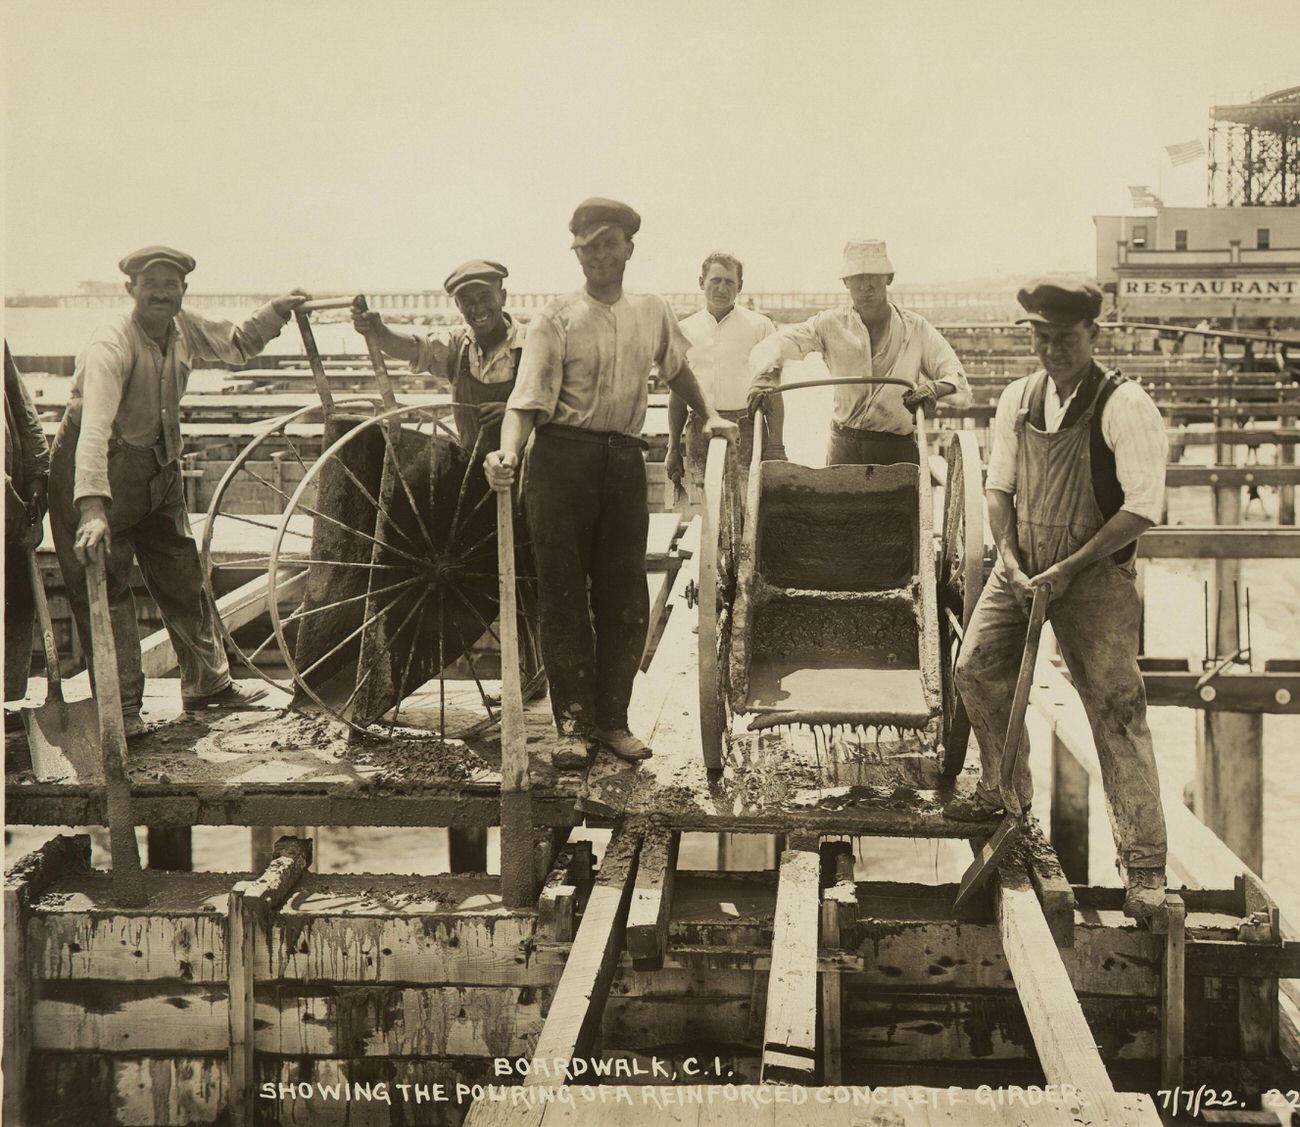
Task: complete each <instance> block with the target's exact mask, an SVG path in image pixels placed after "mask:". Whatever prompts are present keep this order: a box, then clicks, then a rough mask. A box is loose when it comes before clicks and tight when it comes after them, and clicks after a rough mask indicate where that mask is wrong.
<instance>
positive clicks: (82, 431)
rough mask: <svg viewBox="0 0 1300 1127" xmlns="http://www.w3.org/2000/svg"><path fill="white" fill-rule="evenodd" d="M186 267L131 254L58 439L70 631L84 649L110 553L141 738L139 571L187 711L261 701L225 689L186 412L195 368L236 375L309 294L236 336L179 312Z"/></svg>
mask: <svg viewBox="0 0 1300 1127" xmlns="http://www.w3.org/2000/svg"><path fill="white" fill-rule="evenodd" d="M194 265H195V263H194V259H193V258H192V257H190V256H189V255H188V254H185V253H183V252H181V251H178V250H173V249H172V248H171V247H164V246H149V247H144V248H143V249H141V250H138V251H136V252H135V253H134V254H128V255H127V256H126V257H125V258H123V259H122V260H121V261H120V262H119V263H118V268H119V269H120V270H121V271H122V273H123V274H125V275H126V276H127V278H128V281H127V283H126V291H127V293H128V294H130V295H131V299H132V302H133V308H132V310H131V312H130V313H126V314H123V315H122V316H120V317H118V318H117V319H116V320H115V321H113V322H111V323H110V324H107V325H104V326H103V327H102V328H99V329H97V330H96V331H95V332H94V334H93V335H92V336H91V338H90V343H89V344H87V345H86V347H85V348H84V349H82V351H81V353H80V354H79V355H78V356H77V362H76V367H75V370H74V372H73V380H72V393H71V395H70V396H69V399H68V408H67V411H66V412H65V414H64V416H63V422H62V423H61V424H60V426H59V432H58V434H57V436H56V437H55V439H54V451H53V454H52V459H51V468H50V524H51V526H52V528H53V531H54V547H55V550H56V551H57V553H58V557H59V567H60V568H61V569H62V571H63V580H64V585H65V587H66V589H67V594H68V601H69V602H70V603H71V604H72V615H73V619H74V620H75V621H76V624H77V633H78V635H79V636H80V638H81V644H82V649H83V650H85V652H86V653H87V655H89V653H90V649H91V638H90V610H89V602H88V596H87V593H86V571H85V568H86V564H87V562H88V561H89V553H93V552H97V551H99V550H101V545H102V549H103V550H105V551H106V553H107V556H106V569H107V581H108V599H109V607H110V612H111V617H112V621H113V640H114V642H115V644H116V647H117V664H118V680H119V682H120V686H121V692H122V712H123V718H124V721H125V724H126V731H127V735H133V734H137V733H139V732H140V731H142V730H143V725H142V723H141V721H140V705H141V701H142V699H143V696H144V672H143V670H142V669H141V665H140V632H139V626H138V624H137V622H136V617H135V604H134V600H133V599H132V597H131V564H132V560H133V559H134V560H135V562H137V563H139V565H140V572H141V574H142V575H143V576H144V582H145V586H146V587H147V588H148V589H149V595H150V597H151V598H152V599H153V600H154V602H155V603H157V604H158V609H159V611H160V612H161V614H162V619H163V625H165V626H166V627H167V632H168V634H170V635H171V640H172V644H173V645H174V646H175V648H176V657H177V661H178V663H179V664H180V670H181V702H182V704H183V706H184V707H185V708H186V709H187V710H197V709H203V708H237V707H241V706H243V705H245V704H249V703H252V702H253V701H255V700H258V699H260V698H261V697H263V696H265V690H259V689H252V690H246V689H244V688H242V687H241V686H239V685H237V684H235V682H234V681H232V680H231V677H230V667H229V665H228V664H227V661H226V652H225V647H224V646H223V644H222V641H221V636H220V632H219V631H218V629H217V626H216V622H215V620H214V613H213V610H212V606H211V603H210V601H209V600H208V598H207V596H206V594H205V593H204V590H203V574H202V568H201V566H200V563H199V552H198V547H197V546H196V545H195V543H194V537H193V536H192V535H191V533H190V527H189V518H188V514H187V512H186V508H185V494H184V491H183V489H182V487H181V467H180V456H181V449H182V439H181V426H180V400H181V396H182V395H183V394H184V392H185V385H186V382H187V381H188V380H189V375H190V371H191V369H193V368H195V367H197V366H199V365H201V364H203V363H205V362H207V363H211V362H217V363H224V364H242V363H244V362H245V361H246V360H248V359H249V358H251V357H253V356H256V355H257V354H258V353H259V352H261V351H262V349H263V348H265V347H266V344H267V342H268V341H270V340H272V339H273V338H274V337H276V336H277V335H278V334H279V332H280V330H281V329H282V328H283V327H284V324H285V322H286V321H287V320H288V318H289V314H290V312H291V311H292V310H293V309H295V308H296V307H297V306H298V305H299V304H301V303H302V302H303V301H304V300H305V299H306V295H305V294H298V293H294V294H285V295H284V296H282V297H277V298H276V299H275V300H274V301H270V302H267V304H265V305H263V306H262V307H261V308H260V309H259V310H257V312H256V313H254V314H253V316H252V317H251V318H250V319H249V320H248V321H246V322H244V324H243V325H240V326H236V325H234V324H231V323H230V322H228V321H212V320H209V319H208V318H206V317H201V316H199V315H198V314H196V313H192V312H190V311H189V310H186V309H182V308H181V306H182V303H183V301H184V298H185V290H186V282H185V278H186V276H187V275H188V274H189V273H190V271H192V270H193V269H194Z"/></svg>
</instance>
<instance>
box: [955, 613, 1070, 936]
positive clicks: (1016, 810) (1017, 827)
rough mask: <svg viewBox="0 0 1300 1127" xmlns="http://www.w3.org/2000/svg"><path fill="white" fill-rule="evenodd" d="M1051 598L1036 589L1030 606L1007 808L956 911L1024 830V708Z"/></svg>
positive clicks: (969, 874) (967, 878) (1012, 726)
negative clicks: (1019, 775) (1019, 783)
mask: <svg viewBox="0 0 1300 1127" xmlns="http://www.w3.org/2000/svg"><path fill="white" fill-rule="evenodd" d="M1050 597H1051V591H1050V588H1048V587H1038V588H1036V589H1035V590H1034V601H1033V604H1032V605H1031V607H1030V609H1029V633H1028V634H1027V635H1026V637H1025V652H1024V655H1023V656H1022V657H1021V659H1020V676H1019V677H1017V678H1016V695H1015V696H1014V697H1013V698H1012V701H1011V721H1010V723H1009V724H1007V738H1006V740H1005V741H1004V742H1003V744H1002V778H1001V779H1000V780H999V782H1000V784H1001V790H1002V806H1003V809H1004V810H1005V811H1006V812H1005V813H1004V814H1003V816H1002V821H1001V823H1000V824H999V825H998V828H997V829H996V830H994V831H993V834H992V836H991V837H990V838H989V839H988V841H986V842H985V843H984V844H983V845H982V846H980V850H979V852H978V853H977V854H976V855H975V860H974V861H972V862H971V863H970V867H969V868H968V869H967V870H966V872H965V873H964V874H963V876H962V878H961V887H960V888H958V890H957V898H956V899H955V900H954V901H953V905H952V906H953V911H956V910H957V909H959V908H961V907H962V905H963V904H965V903H966V901H968V900H969V899H970V898H971V897H972V896H974V895H975V893H976V892H978V891H979V890H980V888H982V887H983V886H984V884H985V882H986V881H987V880H988V879H989V877H991V876H992V875H993V874H994V873H995V872H996V871H997V868H998V866H999V865H1000V864H1001V863H1002V859H1003V858H1004V857H1005V856H1006V855H1007V852H1008V851H1009V850H1010V849H1011V847H1012V846H1013V845H1014V844H1015V843H1016V839H1017V838H1018V837H1019V836H1020V834H1021V831H1022V830H1023V829H1024V812H1023V811H1022V810H1021V809H1020V798H1019V796H1018V795H1017V794H1016V772H1017V770H1018V769H1019V766H1020V762H1021V757H1022V756H1023V755H1024V754H1025V752H1026V750H1027V749H1026V747H1025V744H1026V742H1027V741H1026V740H1025V709H1026V708H1027V707H1028V705H1029V690H1030V688H1031V686H1032V685H1033V681H1034V666H1035V665H1037V663H1038V640H1039V638H1041V637H1042V633H1043V620H1044V619H1045V618H1046V617H1047V601H1048V599H1049V598H1050Z"/></svg>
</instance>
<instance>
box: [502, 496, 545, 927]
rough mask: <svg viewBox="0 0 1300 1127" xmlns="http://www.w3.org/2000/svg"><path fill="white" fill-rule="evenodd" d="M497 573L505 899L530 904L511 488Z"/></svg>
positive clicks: (506, 499) (533, 894)
mask: <svg viewBox="0 0 1300 1127" xmlns="http://www.w3.org/2000/svg"><path fill="white" fill-rule="evenodd" d="M497 576H498V591H499V594H500V619H499V622H498V629H499V630H500V640H501V897H502V899H503V900H504V901H505V904H506V906H507V907H510V908H525V907H528V906H529V905H530V904H532V903H533V902H534V901H535V900H536V899H537V886H536V884H535V883H534V881H533V849H532V846H533V826H532V804H531V802H530V800H529V795H530V790H529V788H530V786H531V783H530V782H529V778H528V735H527V732H526V731H525V730H524V700H523V689H522V686H521V684H520V674H519V620H518V619H517V618H516V616H515V523H514V503H513V498H512V497H511V494H510V491H509V490H501V491H499V492H498V493H497Z"/></svg>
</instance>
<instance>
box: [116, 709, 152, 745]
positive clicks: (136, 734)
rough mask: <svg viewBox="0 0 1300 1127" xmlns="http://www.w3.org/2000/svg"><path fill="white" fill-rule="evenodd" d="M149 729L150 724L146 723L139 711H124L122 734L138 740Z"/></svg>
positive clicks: (128, 738)
mask: <svg viewBox="0 0 1300 1127" xmlns="http://www.w3.org/2000/svg"><path fill="white" fill-rule="evenodd" d="M148 731H149V725H148V724H146V723H145V722H144V721H143V720H142V719H141V718H140V714H139V713H138V712H123V713H122V734H123V736H125V738H126V739H127V740H136V739H139V738H140V737H141V736H143V735H145V733H147V732H148Z"/></svg>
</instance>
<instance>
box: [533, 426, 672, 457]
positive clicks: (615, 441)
mask: <svg viewBox="0 0 1300 1127" xmlns="http://www.w3.org/2000/svg"><path fill="white" fill-rule="evenodd" d="M537 431H538V433H539V434H544V435H546V436H547V437H548V438H564V439H568V440H569V441H570V442H588V443H591V444H592V445H593V446H613V447H620V446H635V447H637V448H638V449H641V450H649V449H650V443H648V442H647V441H646V440H645V439H644V438H638V437H637V436H636V435H632V434H624V433H623V432H622V431H619V430H587V429H586V428H585V427H568V426H565V425H564V424H563V423H547V424H546V425H545V426H541V427H538V428H537Z"/></svg>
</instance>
